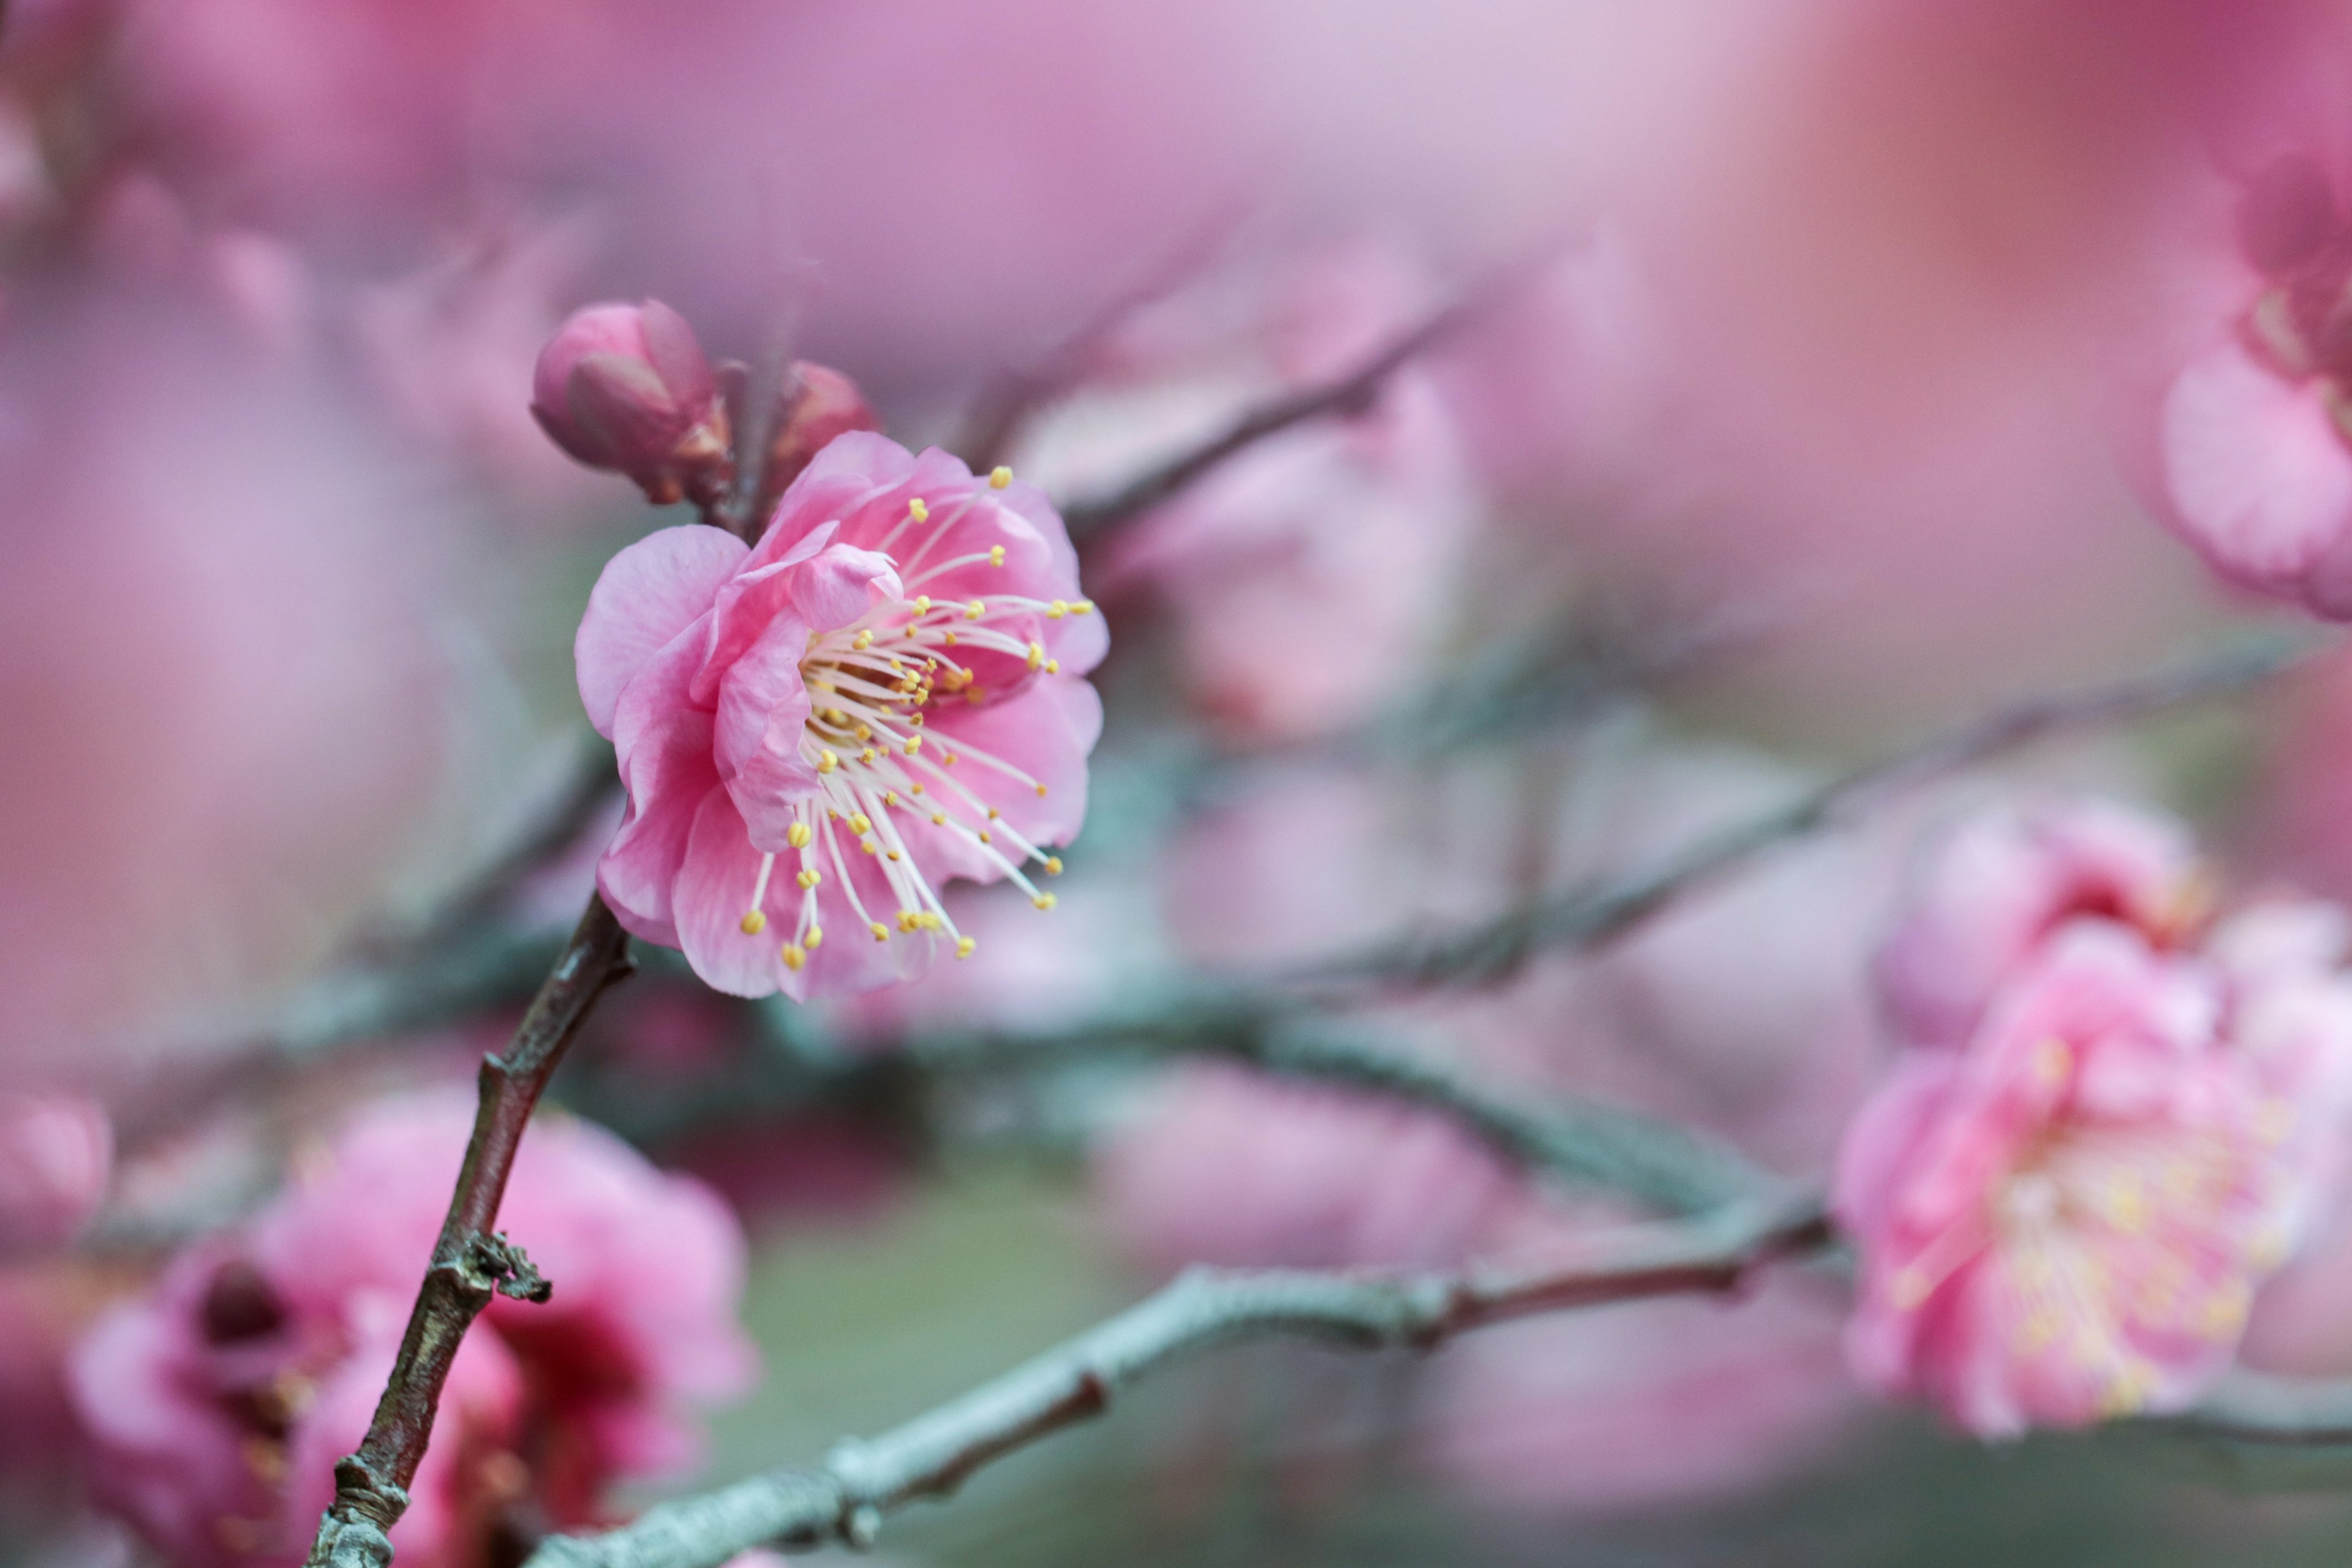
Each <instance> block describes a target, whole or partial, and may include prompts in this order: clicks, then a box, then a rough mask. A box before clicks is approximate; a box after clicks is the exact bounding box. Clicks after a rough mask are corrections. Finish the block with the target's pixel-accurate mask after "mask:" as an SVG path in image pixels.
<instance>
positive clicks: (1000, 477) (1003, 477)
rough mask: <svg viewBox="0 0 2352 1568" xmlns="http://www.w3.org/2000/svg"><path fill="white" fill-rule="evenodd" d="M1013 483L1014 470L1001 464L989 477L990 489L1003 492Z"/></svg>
mask: <svg viewBox="0 0 2352 1568" xmlns="http://www.w3.org/2000/svg"><path fill="white" fill-rule="evenodd" d="M1012 482H1013V470H1012V469H1011V468H1006V467H1005V466H1004V465H1003V464H1002V463H999V464H998V465H997V466H996V468H994V469H993V470H992V472H991V473H990V474H989V476H988V488H989V489H992V490H1001V489H1003V488H1004V487H1005V486H1007V485H1009V484H1011V483H1012Z"/></svg>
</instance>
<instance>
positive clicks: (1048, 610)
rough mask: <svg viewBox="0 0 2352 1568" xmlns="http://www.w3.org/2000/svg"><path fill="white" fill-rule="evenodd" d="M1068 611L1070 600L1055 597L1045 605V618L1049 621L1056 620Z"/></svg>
mask: <svg viewBox="0 0 2352 1568" xmlns="http://www.w3.org/2000/svg"><path fill="white" fill-rule="evenodd" d="M1069 613H1070V602H1069V601H1068V600H1067V599H1056V600H1055V601H1054V602H1053V603H1052V604H1050V605H1046V606H1045V618H1046V619H1047V620H1049V621H1058V620H1060V619H1061V618H1062V617H1063V616H1066V615H1068V614H1069Z"/></svg>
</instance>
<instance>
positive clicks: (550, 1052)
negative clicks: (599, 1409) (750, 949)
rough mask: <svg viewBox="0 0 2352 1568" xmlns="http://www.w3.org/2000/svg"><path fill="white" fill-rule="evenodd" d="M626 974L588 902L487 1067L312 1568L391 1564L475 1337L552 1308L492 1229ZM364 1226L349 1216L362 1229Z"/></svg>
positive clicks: (601, 915) (622, 947) (615, 944)
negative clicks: (452, 1380) (600, 1012)
mask: <svg viewBox="0 0 2352 1568" xmlns="http://www.w3.org/2000/svg"><path fill="white" fill-rule="evenodd" d="M629 967H630V965H629V938H628V934H627V933H626V932H625V931H622V929H621V926H620V922H619V921H616V920H614V918H613V912H612V910H609V909H607V908H606V907H605V905H604V899H603V898H602V897H601V896H597V897H592V898H590V899H589V900H588V908H587V910H586V912H584V913H583V915H582V916H581V917H580V924H579V927H578V929H577V930H575V931H573V932H572V941H571V942H570V943H569V944H568V945H567V946H566V947H565V948H564V951H563V955H562V957H561V958H560V959H558V960H557V961H556V964H555V968H554V969H553V970H552V971H551V973H549V974H548V977H547V981H546V984H543V985H541V987H540V992H539V995H538V997H537V998H536V999H535V1000H534V1001H533V1002H532V1003H531V1005H530V1012H528V1013H527V1014H525V1015H524V1016H523V1021H522V1024H521V1026H520V1027H519V1028H517V1029H516V1031H515V1037H514V1042H513V1044H511V1045H510V1046H509V1047H507V1049H506V1051H505V1052H504V1053H503V1054H501V1055H499V1056H493V1057H487V1058H483V1061H482V1072H481V1104H480V1109H479V1110H478V1111H477V1112H476V1113H475V1118H474V1133H473V1138H472V1140H471V1141H470V1142H468V1143H467V1147H466V1158H465V1163H464V1164H463V1166H462V1167H460V1169H459V1171H458V1173H457V1189H456V1191H455V1192H454V1193H452V1194H451V1195H450V1199H449V1212H448V1215H447V1217H446V1218H445V1219H444V1220H443V1221H442V1223H441V1236H440V1239H439V1240H438V1241H437V1242H436V1243H435V1245H434V1248H433V1258H432V1262H431V1264H430V1266H429V1267H428V1268H426V1270H425V1283H424V1284H423V1285H422V1286H421V1287H420V1288H419V1289H418V1290H417V1293H416V1305H415V1309H414V1310H412V1311H411V1312H410V1314H409V1319H408V1331H407V1333H406V1334H405V1335H404V1336H403V1338H402V1340H401V1342H400V1354H399V1356H398V1357H397V1358H396V1359H395V1360H394V1363H393V1368H392V1374H391V1376H390V1378H389V1379H388V1380H387V1381H386V1383H385V1384H384V1391H383V1399H382V1401H380V1402H379V1403H378V1404H377V1405H376V1409H375V1417H374V1419H373V1420H372V1421H371V1422H370V1423H369V1424H368V1430H367V1436H365V1437H364V1438H362V1440H361V1442H360V1447H359V1451H358V1452H357V1453H354V1454H352V1455H350V1456H349V1457H348V1458H344V1459H343V1460H342V1461H341V1463H340V1464H338V1465H337V1466H336V1467H335V1500H334V1503H333V1505H332V1506H331V1507H330V1508H329V1509H328V1510H327V1513H326V1517H325V1518H323V1519H322V1520H320V1523H319V1536H318V1540H317V1542H316V1543H315V1544H314V1545H313V1546H312V1547H311V1549H310V1559H309V1561H310V1568H383V1565H384V1564H386V1563H390V1562H391V1561H392V1546H391V1542H389V1541H388V1540H387V1539H386V1536H385V1532H386V1531H389V1530H390V1529H391V1528H392V1526H393V1523H394V1521H396V1520H398V1519H399V1518H400V1516H401V1514H402V1513H403V1512H404V1510H406V1509H407V1507H408V1484H409V1482H410V1481H411V1480H412V1479H415V1474H416V1466H417V1462H418V1460H420V1459H422V1458H424V1456H425V1444H426V1442H427V1441H428V1440H429V1439H430V1438H431V1437H432V1435H433V1417H434V1413H435V1411H436V1409H437V1408H438V1406H439V1405H440V1401H441V1387H442V1384H444V1383H446V1381H447V1380H448V1376H449V1368H450V1365H451V1364H452V1363H454V1362H455V1361H456V1359H457V1347H458V1344H459V1343H460V1342H462V1341H463V1340H464V1339H465V1336H466V1331H467V1328H468V1327H470V1326H471V1325H472V1323H473V1321H474V1319H475V1318H476V1317H478V1315H479V1314H480V1313H481V1310H482V1309H483V1308H484V1307H487V1306H488V1305H489V1303H490V1299H491V1297H492V1296H493V1295H495V1294H497V1293H498V1292H500V1291H504V1292H505V1293H507V1294H508V1295H510V1296H515V1297H518V1298H521V1299H524V1300H541V1301H543V1300H546V1299H547V1295H548V1291H549V1289H550V1287H549V1284H548V1282H547V1281H546V1280H544V1279H541V1278H540V1276H539V1273H538V1271H537V1270H536V1269H534V1268H532V1267H531V1266H530V1259H529V1258H525V1257H524V1256H523V1255H522V1251H521V1249H520V1247H515V1246H513V1245H512V1244H511V1243H509V1241H508V1240H507V1239H506V1238H505V1237H502V1236H499V1235H498V1234H497V1233H496V1232H495V1231H493V1230H492V1228H491V1226H494V1225H495V1224H496V1223H497V1221H498V1215H499V1200H500V1199H501V1198H503V1197H504V1196H505V1195H506V1186H507V1176H508V1174H509V1173H510V1172H511V1171H512V1170H513V1168H514V1159H515V1152H516V1151H517V1149H518V1148H519V1147H520V1144H521V1142H522V1134H523V1129H524V1128H525V1127H526V1126H527V1125H528V1124H529V1123H530V1113H531V1110H532V1109H533V1107H535V1106H536V1105H537V1104H538V1103H539V1097H540V1095H541V1093H542V1092H543V1091H544V1090H545V1089H546V1088H547V1080H548V1079H549V1078H551V1076H553V1074H554V1072H555V1068H556V1064H557V1063H558V1062H560V1061H561V1060H562V1057H563V1052H564V1048H565V1047H567V1046H569V1045H570V1044H571V1043H572V1037H573V1036H574V1035H575V1034H577V1033H578V1032H579V1028H580V1025H581V1023H582V1021H583V1020H584V1019H585V1018H586V1017H587V1016H588V1013H589V1010H590V1009H591V1008H593V1006H594V1005H596V999H597V998H598V997H599V996H602V995H603V994H604V992H605V990H606V989H607V988H608V987H610V986H611V985H612V984H614V982H616V981H618V980H620V979H621V978H622V977H623V976H624V975H625V974H626V973H628V972H629ZM364 1218H365V1216H364V1215H353V1216H352V1219H353V1222H354V1223H360V1222H362V1221H363V1219H364Z"/></svg>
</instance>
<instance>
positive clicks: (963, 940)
mask: <svg viewBox="0 0 2352 1568" xmlns="http://www.w3.org/2000/svg"><path fill="white" fill-rule="evenodd" d="M979 945H980V943H978V942H974V941H972V940H971V938H970V937H968V936H960V937H958V938H956V956H957V957H958V958H970V957H971V950H972V949H973V948H975V947H978V946H979Z"/></svg>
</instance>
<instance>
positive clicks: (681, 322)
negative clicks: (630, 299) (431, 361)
mask: <svg viewBox="0 0 2352 1568" xmlns="http://www.w3.org/2000/svg"><path fill="white" fill-rule="evenodd" d="M530 411H531V413H532V415H533V416H536V417H537V418H538V420H539V423H540V427H541V429H543V430H545V431H546V432H547V434H548V436H549V437H550V438H551V439H552V440H553V441H554V442H555V444H556V445H557V446H559V447H562V448H563V449H564V451H566V452H568V453H570V454H571V455H572V457H573V458H577V459H578V460H580V461H581V462H583V463H585V464H587V465H588V466H589V467H590V468H609V469H611V470H613V471H614V472H616V473H623V474H626V475H628V476H629V478H631V479H635V481H636V482H637V484H638V485H639V486H640V487H641V488H642V489H644V490H645V492H646V498H647V499H648V500H653V501H654V502H656V504H667V502H670V501H674V500H679V499H680V498H681V497H683V496H686V495H688V494H710V493H716V491H717V490H718V489H719V488H720V487H722V486H723V485H724V483H725V481H726V468H727V409H726V405H725V404H724V403H723V402H722V401H721V400H720V398H719V378H718V376H717V375H716V374H714V373H713V372H712V370H711V368H710V362H709V360H708V359H707V358H705V357H704V355H703V353H702V345H701V343H699V342H697V341H696V339H695V336H694V329H693V328H692V327H690V326H688V324H687V321H686V318H685V317H683V316H681V315H679V314H678V313H677V311H676V310H671V309H670V308H669V307H668V306H667V305H665V304H663V303H661V301H659V300H646V302H645V303H644V304H642V305H625V304H605V305H590V306H588V307H587V308H585V309H584V310H575V311H573V312H572V316H571V318H570V319H569V320H567V321H565V322H564V323H563V325H562V327H560V328H559V329H557V331H556V333H555V336H554V337H553V338H552V339H551V340H549V342H548V345H547V347H545V348H544V349H541V351H540V355H539V367H538V370H537V371H536V372H535V373H534V374H533V375H532V377H531V405H530Z"/></svg>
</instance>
